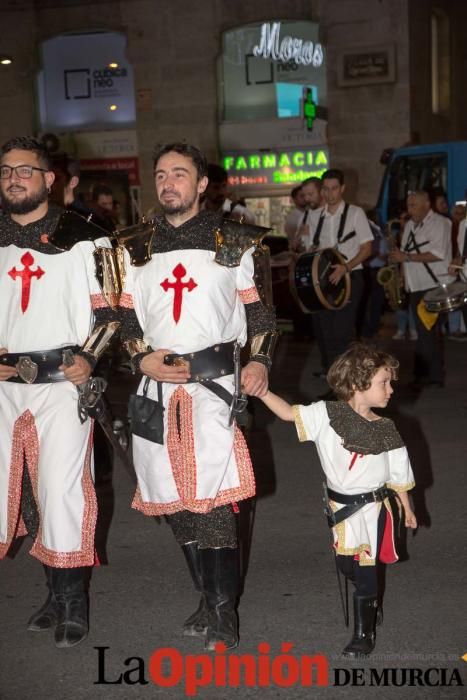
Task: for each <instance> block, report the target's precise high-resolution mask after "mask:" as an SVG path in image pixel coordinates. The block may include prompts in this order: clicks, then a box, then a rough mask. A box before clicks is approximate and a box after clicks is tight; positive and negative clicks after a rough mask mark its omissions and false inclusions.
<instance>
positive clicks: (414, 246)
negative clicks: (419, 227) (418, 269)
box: [404, 231, 439, 285]
mask: <svg viewBox="0 0 467 700" xmlns="http://www.w3.org/2000/svg"><path fill="white" fill-rule="evenodd" d="M426 242H428V241H426ZM422 245H423V244H422ZM404 250H405V251H406V252H407V253H408V252H410V251H411V250H415V251H416V252H417V253H422V252H423V251H421V250H420V244H419V243H417V241H416V240H415V234H414V232H413V231H411V232H410V233H409V237H408V239H407V243H406V244H405V248H404ZM422 264H423V266H424V268H425V270H426V271H427V272H428V274H429V275H430V277H431V279H432V280H433V282H434V283H435V284H436V285H439V280H438V278H437V277H436V275H435V273H434V272H433V270H432V269H431V267H430V266H429V265H428V263H425V262H424V263H422Z"/></svg>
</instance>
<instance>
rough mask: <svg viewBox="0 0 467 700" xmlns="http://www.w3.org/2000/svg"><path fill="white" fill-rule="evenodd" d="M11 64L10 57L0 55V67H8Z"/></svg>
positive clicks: (3, 54)
mask: <svg viewBox="0 0 467 700" xmlns="http://www.w3.org/2000/svg"><path fill="white" fill-rule="evenodd" d="M11 63H13V59H12V58H11V56H7V55H6V54H5V53H0V65H2V66H9V65H10V64H11Z"/></svg>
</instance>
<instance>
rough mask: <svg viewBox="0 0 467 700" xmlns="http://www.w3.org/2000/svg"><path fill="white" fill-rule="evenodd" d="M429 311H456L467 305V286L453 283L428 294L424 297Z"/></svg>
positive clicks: (461, 283) (463, 283)
mask: <svg viewBox="0 0 467 700" xmlns="http://www.w3.org/2000/svg"><path fill="white" fill-rule="evenodd" d="M423 303H424V304H425V308H426V310H427V311H432V312H435V313H440V312H441V311H456V309H460V308H461V306H464V305H465V304H467V284H466V283H465V282H452V283H451V284H446V285H443V286H441V287H437V288H436V289H432V290H431V291H429V292H427V293H426V294H425V296H424V297H423Z"/></svg>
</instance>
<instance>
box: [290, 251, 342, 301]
mask: <svg viewBox="0 0 467 700" xmlns="http://www.w3.org/2000/svg"><path fill="white" fill-rule="evenodd" d="M333 265H345V260H344V258H343V257H342V255H341V254H340V253H339V252H338V251H337V250H335V249H334V248H323V250H316V251H314V252H308V253H303V254H302V255H299V257H298V258H297V260H296V262H295V266H294V267H292V274H291V280H290V287H291V290H292V294H293V295H294V296H295V298H296V300H297V302H298V304H299V306H300V308H301V309H302V311H305V312H307V313H312V312H314V311H323V310H326V309H327V310H328V311H338V310H339V309H341V308H342V307H343V306H344V304H346V303H347V302H348V300H349V297H350V274H349V273H346V274H345V275H344V276H343V277H342V279H341V280H340V281H339V283H338V284H332V283H331V282H330V281H329V276H330V275H331V274H332V271H333Z"/></svg>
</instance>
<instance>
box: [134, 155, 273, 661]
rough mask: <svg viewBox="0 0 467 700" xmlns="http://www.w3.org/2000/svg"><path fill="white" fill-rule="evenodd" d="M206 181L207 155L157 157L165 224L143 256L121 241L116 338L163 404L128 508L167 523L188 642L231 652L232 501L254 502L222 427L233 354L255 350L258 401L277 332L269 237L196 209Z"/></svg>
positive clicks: (234, 632) (234, 439) (251, 380)
mask: <svg viewBox="0 0 467 700" xmlns="http://www.w3.org/2000/svg"><path fill="white" fill-rule="evenodd" d="M206 175H207V164H206V160H205V158H204V156H203V155H202V154H201V153H200V152H199V151H198V149H196V148H195V147H193V146H190V145H188V144H185V143H173V144H169V145H167V146H165V147H164V148H162V149H161V150H160V151H159V152H158V153H157V154H156V155H155V158H154V176H155V186H156V192H157V197H158V199H159V203H160V206H161V208H162V211H163V215H162V216H159V217H156V219H155V220H154V221H153V222H152V225H151V227H150V229H149V238H148V239H147V240H146V241H144V244H143V246H142V249H143V252H144V256H143V259H140V260H137V259H136V258H137V257H138V256H137V255H135V251H136V246H137V245H138V241H139V244H140V245H141V242H142V239H141V235H139V236H138V237H137V238H135V239H134V240H133V241H131V242H128V241H127V249H128V250H129V251H130V253H131V255H132V258H133V263H134V264H133V265H129V266H128V268H127V270H126V283H125V285H126V288H125V289H124V293H123V295H122V297H121V304H122V308H123V312H124V314H125V315H124V319H123V322H122V326H123V332H122V335H123V337H124V338H126V347H127V348H128V350H129V351H130V355H131V356H132V362H133V366H134V367H135V370H139V371H140V372H141V373H142V374H143V379H142V381H141V384H140V388H139V390H138V392H139V394H142V393H147V396H148V397H149V398H152V399H158V400H159V402H160V403H161V404H163V407H164V423H163V441H162V442H163V444H160V443H156V442H153V441H150V440H149V439H145V438H144V437H141V436H137V435H134V436H133V458H134V464H135V469H136V473H137V477H138V489H137V491H136V495H135V498H134V501H133V507H134V508H136V509H137V510H140V511H141V512H142V513H144V514H146V515H149V516H151V515H152V516H153V515H162V514H163V515H167V516H168V519H169V522H170V525H171V526H172V529H173V532H174V535H175V538H176V540H177V542H178V543H179V544H180V546H181V548H182V550H183V553H184V555H185V557H186V560H187V563H188V567H189V570H190V572H191V575H192V578H193V582H194V585H195V588H196V590H197V591H199V592H200V593H201V600H200V605H199V608H198V610H197V611H196V612H195V613H194V614H193V615H191V616H190V617H189V618H188V619H187V620H186V621H185V623H184V626H183V633H184V634H185V635H187V636H200V637H203V638H205V648H206V649H207V650H214V648H215V644H216V643H217V642H222V643H224V644H225V645H226V647H227V648H232V647H235V646H236V645H237V644H238V626H237V614H236V604H237V598H238V595H239V580H238V579H239V559H238V539H237V528H236V518H235V513H236V512H237V510H238V508H237V502H238V501H241V500H244V499H248V498H251V497H252V496H253V495H254V493H255V481H254V475H253V470H252V465H251V460H250V456H249V453H248V449H247V446H246V444H245V440H244V437H243V435H242V433H241V431H240V429H239V428H238V427H237V425H236V423H235V421H233V423H232V422H229V411H230V404H231V403H232V400H233V394H234V348H235V346H236V344H237V343H238V344H239V345H244V344H245V343H246V341H247V340H248V339H249V340H250V341H251V353H250V361H249V362H248V364H247V365H246V366H245V367H244V368H243V370H242V372H241V384H242V385H243V387H242V388H243V390H244V391H245V393H248V394H250V395H252V396H259V395H261V394H262V393H263V392H264V391H265V389H266V387H267V384H268V370H269V368H270V365H271V355H272V349H273V345H274V340H275V336H276V333H275V319H274V314H273V312H272V310H271V308H270V307H268V306H267V304H266V305H265V303H263V301H262V299H261V296H260V291H261V290H259V289H258V287H259V286H260V284H259V279H260V276H259V275H256V274H255V256H256V257H257V258H260V257H261V254H262V252H263V251H262V249H261V247H260V238H261V236H262V235H263V234H264V233H265V232H266V230H265V229H260V228H259V227H256V226H251V225H248V224H241V223H238V222H236V221H230V220H228V219H225V218H224V217H223V215H222V212H213V211H209V210H203V211H200V196H201V195H202V194H203V193H204V191H205V190H206V187H207V184H208V179H207V177H206ZM141 263H143V264H142V265H141ZM138 265H139V266H138ZM257 283H258V287H257Z"/></svg>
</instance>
